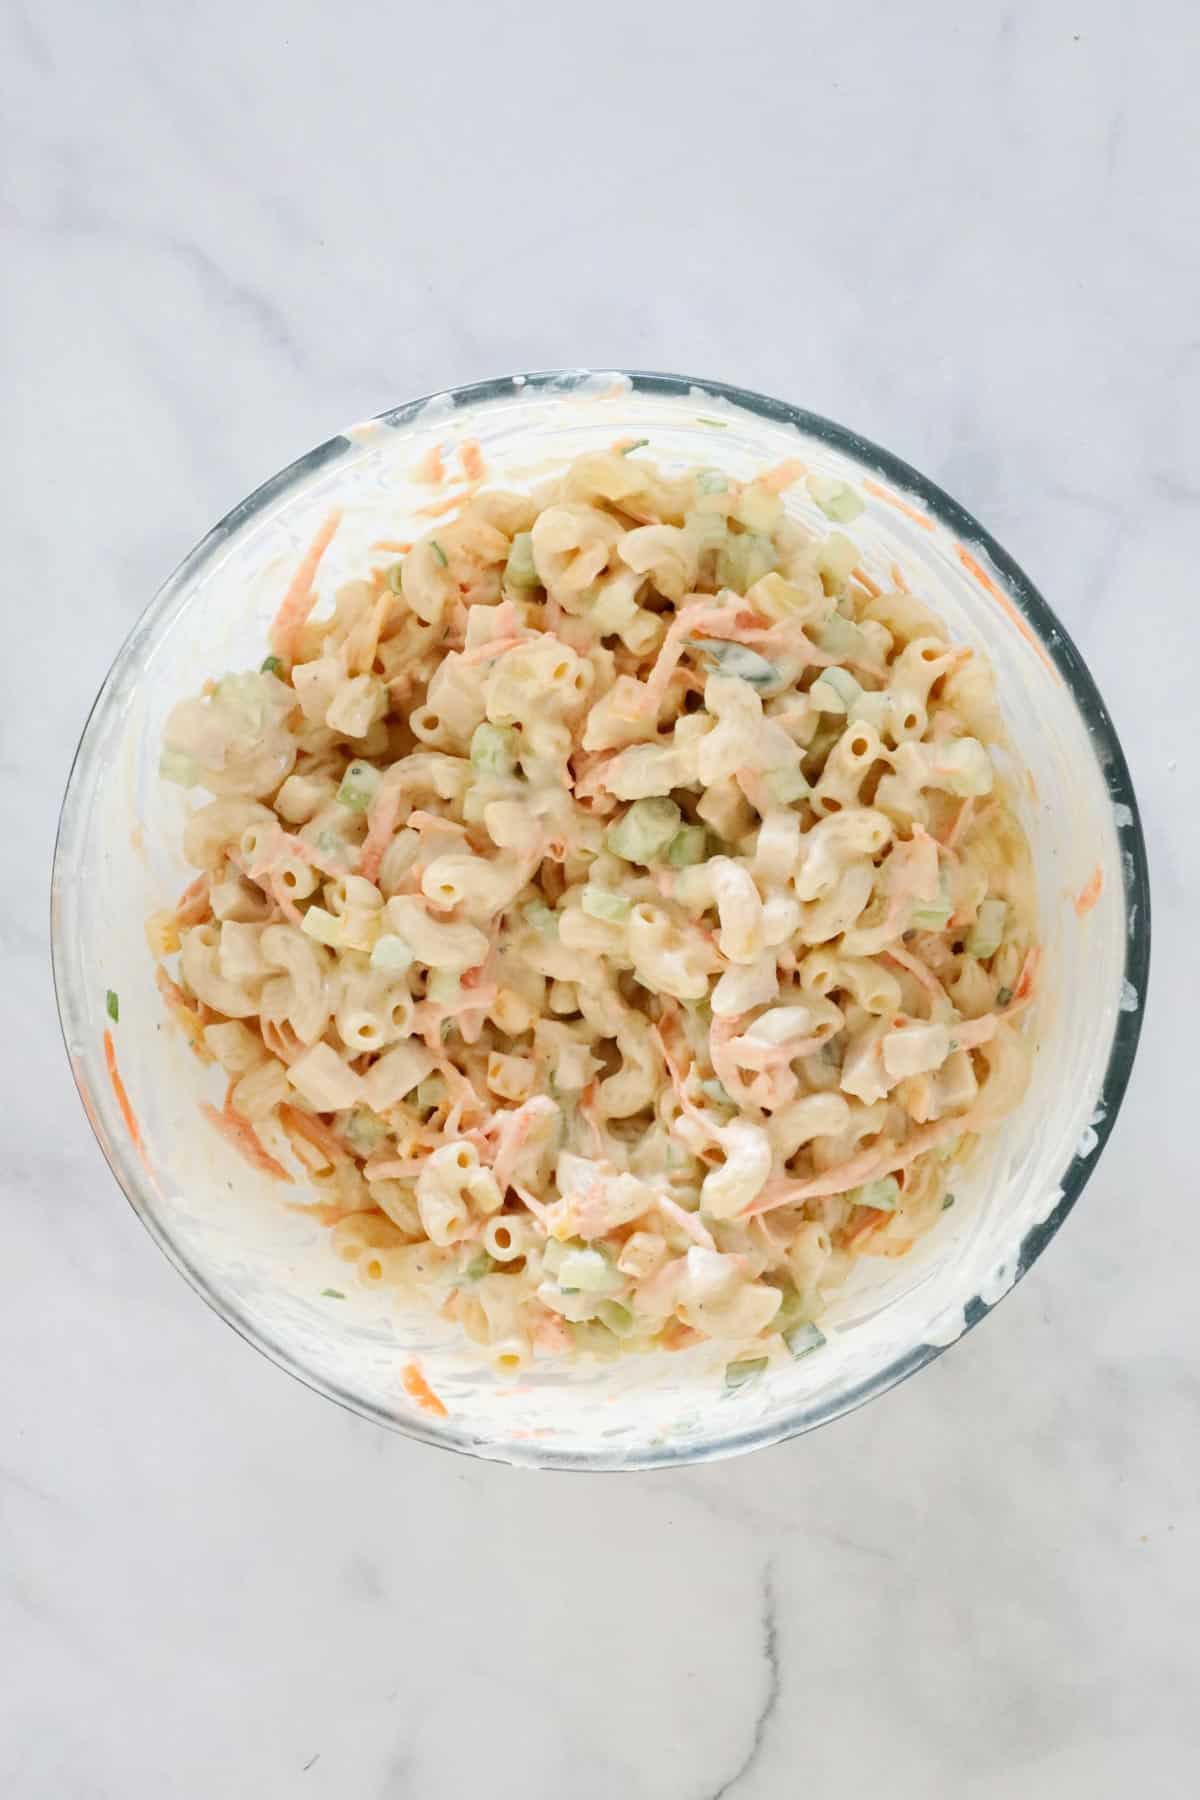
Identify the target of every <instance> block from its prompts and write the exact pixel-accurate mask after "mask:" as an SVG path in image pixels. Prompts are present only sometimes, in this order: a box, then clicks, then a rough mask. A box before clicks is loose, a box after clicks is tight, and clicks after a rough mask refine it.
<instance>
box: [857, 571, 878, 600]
mask: <svg viewBox="0 0 1200 1800" xmlns="http://www.w3.org/2000/svg"><path fill="white" fill-rule="evenodd" d="M850 573H851V575H852V576H853V577H854V579H855V581H857V583H858V585H859V587H864V588H866V590H867V592H868V594H870V596H871V598H872V600H876V599H878V597H879V595H880V594H881V593H882V592H883V589H882V588H881V587H880V585H879V583H878V582H877V581H872V579H871V577H870V576H869V575H868V574H867V571H866V570H865V569H864V568H863V567H862V565H861V564H859V565H858V566H856V567H855V568H853V569H851V571H850Z"/></svg>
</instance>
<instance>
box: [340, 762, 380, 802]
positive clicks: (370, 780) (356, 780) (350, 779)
mask: <svg viewBox="0 0 1200 1800" xmlns="http://www.w3.org/2000/svg"><path fill="white" fill-rule="evenodd" d="M379 781H380V775H379V770H378V769H373V768H372V767H371V765H370V763H365V762H352V763H351V764H350V767H349V768H348V769H347V770H346V773H345V774H344V775H343V776H342V782H341V786H340V787H339V788H338V791H337V798H338V804H339V806H348V807H349V808H350V811H351V812H366V810H367V808H368V806H370V804H371V802H372V800H373V799H374V798H375V794H376V791H377V789H378V787H379Z"/></svg>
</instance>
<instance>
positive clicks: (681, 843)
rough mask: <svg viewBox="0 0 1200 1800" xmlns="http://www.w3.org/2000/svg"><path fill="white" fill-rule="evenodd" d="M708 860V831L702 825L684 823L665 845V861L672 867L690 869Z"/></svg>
mask: <svg viewBox="0 0 1200 1800" xmlns="http://www.w3.org/2000/svg"><path fill="white" fill-rule="evenodd" d="M707 860H708V833H707V831H705V829H704V827H703V825H685V826H683V828H682V829H681V830H679V831H677V832H676V833H675V836H674V837H673V838H672V839H671V841H670V843H669V844H668V845H667V861H668V862H669V863H670V865H671V867H672V868H673V869H690V868H692V867H693V866H694V865H695V864H696V863H702V862H707Z"/></svg>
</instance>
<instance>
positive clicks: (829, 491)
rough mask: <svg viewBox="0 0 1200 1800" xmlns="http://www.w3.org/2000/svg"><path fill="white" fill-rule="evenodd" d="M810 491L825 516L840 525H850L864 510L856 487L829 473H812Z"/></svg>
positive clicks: (809, 480) (809, 478) (809, 479)
mask: <svg viewBox="0 0 1200 1800" xmlns="http://www.w3.org/2000/svg"><path fill="white" fill-rule="evenodd" d="M808 491H809V493H810V494H811V495H812V497H813V499H814V500H815V501H816V503H817V505H818V506H819V507H820V509H821V511H822V512H823V513H824V514H825V517H826V518H827V519H832V520H834V522H835V523H836V524H838V525H848V524H849V523H850V521H851V519H857V517H858V515H859V513H860V512H861V511H862V510H863V503H862V501H861V500H860V499H859V497H858V495H857V494H856V493H855V491H854V489H853V488H852V487H849V486H848V485H847V484H846V482H844V481H835V480H834V479H833V478H832V477H831V476H829V475H810V476H809V477H808Z"/></svg>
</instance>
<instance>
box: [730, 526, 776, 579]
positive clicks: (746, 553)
mask: <svg viewBox="0 0 1200 1800" xmlns="http://www.w3.org/2000/svg"><path fill="white" fill-rule="evenodd" d="M778 564H779V552H778V550H777V549H776V548H775V545H774V543H773V542H772V541H771V539H770V538H769V537H763V536H761V535H760V534H759V533H758V532H757V531H743V532H741V533H740V534H739V535H738V536H736V537H734V536H729V537H727V538H726V540H725V542H724V544H722V546H721V549H720V552H719V553H718V556H717V584H718V586H720V587H727V588H733V589H734V590H735V592H737V593H739V594H744V593H745V592H746V589H747V588H748V587H753V586H754V583H755V582H756V581H760V580H761V579H762V577H763V576H764V575H769V574H770V573H771V571H772V569H774V568H777V567H778Z"/></svg>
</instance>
